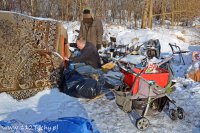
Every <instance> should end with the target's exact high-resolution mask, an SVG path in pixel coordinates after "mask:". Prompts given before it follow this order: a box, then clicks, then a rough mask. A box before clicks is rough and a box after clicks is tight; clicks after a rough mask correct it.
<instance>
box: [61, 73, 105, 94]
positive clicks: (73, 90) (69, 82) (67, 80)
mask: <svg viewBox="0 0 200 133" xmlns="http://www.w3.org/2000/svg"><path fill="white" fill-rule="evenodd" d="M62 80H63V82H62V84H63V85H62V86H63V92H64V93H65V94H67V95H70V96H73V97H78V98H79V97H81V98H94V97H96V96H97V95H99V94H100V92H101V90H102V87H103V84H102V83H101V81H100V80H99V81H97V80H95V79H92V78H91V77H87V76H83V75H81V74H80V73H78V72H77V71H75V70H72V71H68V70H64V75H63V79H62Z"/></svg>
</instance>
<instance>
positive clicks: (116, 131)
mask: <svg viewBox="0 0 200 133" xmlns="http://www.w3.org/2000/svg"><path fill="white" fill-rule="evenodd" d="M79 26H80V23H79V22H66V23H65V27H66V29H67V31H68V35H69V42H70V43H72V42H75V40H76V36H77V35H78V33H77V32H75V30H78V29H79ZM104 31H105V32H104V37H103V38H104V40H105V41H107V42H109V39H110V37H111V36H114V37H116V38H117V44H120V45H122V44H123V45H135V44H138V43H139V44H142V43H144V42H146V41H148V40H149V39H159V41H160V44H161V55H171V49H170V47H169V45H168V44H169V43H176V44H177V45H178V46H180V48H181V49H186V50H190V51H191V52H190V53H188V54H184V55H183V56H184V60H185V62H186V65H183V64H181V63H180V62H178V61H174V62H173V64H172V67H173V70H174V73H175V79H176V81H177V84H176V85H175V87H176V90H175V92H174V93H172V94H171V95H170V96H171V97H172V98H173V99H174V100H175V101H176V103H177V105H178V106H180V107H182V108H183V109H184V110H185V113H186V118H185V119H184V120H177V121H172V120H171V119H170V118H169V117H168V115H167V114H166V113H165V112H162V113H161V114H159V115H158V116H155V117H147V118H148V119H149V120H150V123H151V125H150V127H149V128H148V129H147V130H146V131H144V133H152V132H162V133H168V132H171V133H178V132H181V133H188V132H193V133H198V132H200V84H199V82H194V81H192V80H191V79H185V78H184V77H185V74H186V70H187V69H188V67H189V66H190V65H191V63H192V61H191V60H192V59H191V58H192V57H191V53H192V51H196V50H200V46H199V45H196V46H193V45H190V44H189V42H190V41H193V40H196V39H198V38H195V36H198V35H199V30H197V29H194V28H181V27H174V28H161V27H156V28H153V29H152V30H151V29H138V30H134V29H127V28H126V27H125V26H120V25H109V24H105V23H104ZM180 37H182V38H185V40H187V41H183V40H182V39H180ZM127 59H128V60H129V61H131V59H132V60H135V59H134V58H132V57H130V58H127ZM108 75H109V74H108ZM111 75H113V74H112V73H111ZM116 75H117V74H116ZM0 107H1V108H0V120H6V121H7V120H12V119H16V120H20V121H22V122H24V123H35V122H38V121H41V120H51V119H57V118H60V117H67V116H70V117H73V116H80V117H84V118H88V119H91V120H93V123H94V124H95V125H96V127H97V128H98V129H99V130H100V132H102V133H135V132H140V131H139V130H138V129H137V128H136V127H135V125H134V124H133V123H132V122H131V118H130V116H129V115H128V114H127V113H124V112H123V111H122V110H120V109H119V108H118V107H117V105H116V103H115V100H109V99H108V97H107V96H103V97H102V98H99V99H96V100H93V101H90V102H86V101H84V100H82V99H77V98H72V97H70V96H67V95H66V94H63V93H60V92H59V91H58V89H56V88H54V89H51V90H49V89H48V90H44V91H42V92H39V93H38V94H37V95H35V96H33V97H31V98H29V99H26V100H21V101H16V100H14V99H13V98H12V97H10V96H9V95H7V94H5V93H1V94H0ZM0 131H1V130H0Z"/></svg>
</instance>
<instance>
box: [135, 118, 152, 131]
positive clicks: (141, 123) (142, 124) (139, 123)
mask: <svg viewBox="0 0 200 133" xmlns="http://www.w3.org/2000/svg"><path fill="white" fill-rule="evenodd" d="M149 124H150V123H149V120H148V119H147V118H145V117H141V118H139V119H137V120H136V127H137V128H138V129H139V130H142V131H143V130H146V129H147V128H148V127H149Z"/></svg>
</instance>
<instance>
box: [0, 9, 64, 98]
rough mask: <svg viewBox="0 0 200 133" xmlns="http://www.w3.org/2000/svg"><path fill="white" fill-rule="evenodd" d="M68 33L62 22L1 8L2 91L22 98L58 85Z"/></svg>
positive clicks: (0, 88) (0, 68) (0, 53)
mask: <svg viewBox="0 0 200 133" xmlns="http://www.w3.org/2000/svg"><path fill="white" fill-rule="evenodd" d="M66 36H67V33H66V30H65V29H64V28H63V25H62V23H61V22H58V21H55V20H51V19H39V18H34V17H30V16H26V15H22V14H18V13H14V12H6V11H0V93H1V92H6V93H8V94H10V95H11V96H13V97H14V98H15V99H18V100H20V99H25V98H28V97H30V96H33V95H35V94H36V93H38V92H39V91H41V90H44V89H45V88H53V87H55V86H57V84H58V82H59V72H60V66H61V64H62V57H61V56H64V50H63V49H64V38H65V37H66ZM60 55H61V56H60Z"/></svg>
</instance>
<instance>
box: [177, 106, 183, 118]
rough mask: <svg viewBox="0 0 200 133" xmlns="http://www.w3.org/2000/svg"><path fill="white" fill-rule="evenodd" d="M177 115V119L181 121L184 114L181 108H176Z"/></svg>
mask: <svg viewBox="0 0 200 133" xmlns="http://www.w3.org/2000/svg"><path fill="white" fill-rule="evenodd" d="M177 115H178V118H179V119H181V120H182V119H184V118H185V112H184V110H183V108H181V107H177Z"/></svg>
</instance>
